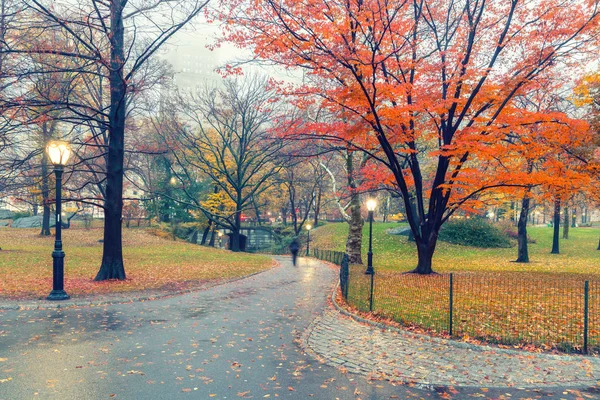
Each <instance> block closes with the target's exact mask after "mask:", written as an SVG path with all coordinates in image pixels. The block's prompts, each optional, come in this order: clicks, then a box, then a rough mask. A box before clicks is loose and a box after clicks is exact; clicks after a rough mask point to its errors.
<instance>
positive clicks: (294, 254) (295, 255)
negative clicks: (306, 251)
mask: <svg viewBox="0 0 600 400" xmlns="http://www.w3.org/2000/svg"><path fill="white" fill-rule="evenodd" d="M298 251H300V243H299V242H298V238H297V237H295V238H294V239H292V242H291V243H290V252H291V253H292V263H293V264H294V267H295V266H296V259H297V258H298Z"/></svg>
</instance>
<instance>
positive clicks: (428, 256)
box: [411, 235, 437, 275]
mask: <svg viewBox="0 0 600 400" xmlns="http://www.w3.org/2000/svg"><path fill="white" fill-rule="evenodd" d="M436 245H437V235H436V236H435V238H431V237H430V239H429V240H428V241H426V242H425V241H420V240H418V241H417V256H418V261H417V268H415V269H414V270H412V271H411V273H415V274H421V275H428V274H432V273H433V253H435V246H436Z"/></svg>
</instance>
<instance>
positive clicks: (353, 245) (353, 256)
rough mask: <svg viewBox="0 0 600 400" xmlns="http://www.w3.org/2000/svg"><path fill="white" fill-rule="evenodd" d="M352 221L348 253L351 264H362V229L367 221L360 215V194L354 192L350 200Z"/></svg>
mask: <svg viewBox="0 0 600 400" xmlns="http://www.w3.org/2000/svg"><path fill="white" fill-rule="evenodd" d="M350 202H351V205H350V221H348V224H349V228H348V239H347V240H346V254H348V261H349V262H350V264H362V253H361V250H362V249H361V248H362V231H363V225H364V223H365V221H364V220H363V218H362V215H360V196H359V194H358V193H356V192H354V193H353V194H352V198H351V200H350Z"/></svg>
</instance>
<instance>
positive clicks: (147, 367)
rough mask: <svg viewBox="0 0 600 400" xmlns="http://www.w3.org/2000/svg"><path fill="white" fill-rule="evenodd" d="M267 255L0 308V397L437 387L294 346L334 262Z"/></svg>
mask: <svg viewBox="0 0 600 400" xmlns="http://www.w3.org/2000/svg"><path fill="white" fill-rule="evenodd" d="M279 261H280V262H281V264H282V266H281V267H278V268H275V269H273V270H270V271H267V272H265V273H262V274H258V275H255V276H253V277H250V278H247V279H243V280H240V281H237V282H232V283H229V284H225V285H222V286H218V287H214V288H211V289H208V290H206V291H200V292H195V293H189V294H186V295H181V296H175V297H171V298H165V299H160V300H154V301H147V302H135V303H126V304H114V305H108V306H102V307H74V308H67V309H52V310H20V311H10V310H5V311H0V399H34V398H35V399H55V398H60V399H105V398H108V399H109V398H116V399H172V398H194V399H211V398H215V399H240V398H254V399H268V398H271V399H273V398H293V399H310V398H315V399H337V398H339V399H363V400H364V399H385V398H409V397H437V394H436V393H435V392H431V391H421V390H417V389H414V388H409V387H406V386H394V385H392V384H390V383H387V382H382V381H377V380H369V379H367V378H366V377H364V376H360V375H354V374H349V373H343V371H340V370H338V369H336V368H334V367H330V366H327V365H324V364H321V363H319V362H318V361H317V360H315V359H313V358H312V357H310V356H309V355H307V354H305V353H304V352H303V351H302V350H301V348H300V347H299V345H298V337H299V336H300V335H301V334H302V333H303V332H304V330H305V329H306V328H307V327H308V326H309V324H310V322H311V321H312V320H313V319H314V318H315V317H316V316H317V315H319V314H321V313H322V311H323V308H324V307H325V305H326V298H327V295H328V294H330V292H331V289H332V286H333V284H334V282H335V280H336V279H337V278H336V276H337V271H336V270H334V269H332V268H329V267H326V266H324V265H323V264H320V263H318V262H317V261H315V260H307V259H300V265H299V266H298V267H293V266H292V265H291V263H290V262H289V258H285V257H284V258H280V259H279Z"/></svg>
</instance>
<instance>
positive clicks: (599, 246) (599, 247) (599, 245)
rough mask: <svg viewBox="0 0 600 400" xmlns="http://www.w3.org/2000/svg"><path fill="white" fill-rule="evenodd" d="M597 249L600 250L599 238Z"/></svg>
mask: <svg viewBox="0 0 600 400" xmlns="http://www.w3.org/2000/svg"><path fill="white" fill-rule="evenodd" d="M596 250H600V239H598V248H597V249H596Z"/></svg>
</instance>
